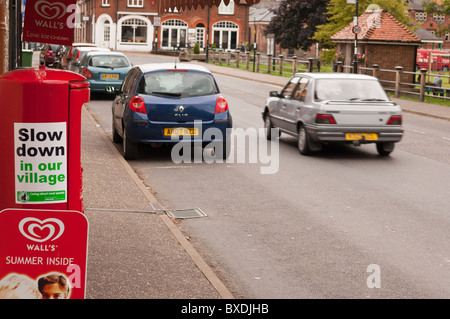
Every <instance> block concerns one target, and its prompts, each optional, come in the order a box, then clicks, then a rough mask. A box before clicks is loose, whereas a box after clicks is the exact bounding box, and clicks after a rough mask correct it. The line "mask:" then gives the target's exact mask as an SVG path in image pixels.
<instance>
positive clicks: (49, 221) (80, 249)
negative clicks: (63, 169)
mask: <svg viewBox="0 0 450 319" xmlns="http://www.w3.org/2000/svg"><path fill="white" fill-rule="evenodd" d="M87 242H88V221H87V219H86V217H85V215H84V214H82V213H79V212H74V211H52V210H49V211H46V210H20V209H7V210H3V211H1V212H0V299H84V298H85V282H86V265H87Z"/></svg>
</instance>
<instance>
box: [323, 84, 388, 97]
mask: <svg viewBox="0 0 450 319" xmlns="http://www.w3.org/2000/svg"><path fill="white" fill-rule="evenodd" d="M314 96H315V100H317V101H324V100H331V101H333V100H334V101H364V100H365V101H367V100H374V101H377V100H380V101H389V98H388V97H387V95H386V93H385V92H384V90H383V88H382V87H381V85H380V83H379V82H378V81H377V80H364V79H318V80H316V84H315V94H314Z"/></svg>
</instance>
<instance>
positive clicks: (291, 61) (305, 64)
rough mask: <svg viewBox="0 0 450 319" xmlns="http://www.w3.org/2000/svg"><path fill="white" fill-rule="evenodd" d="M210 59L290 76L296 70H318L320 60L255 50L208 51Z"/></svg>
mask: <svg viewBox="0 0 450 319" xmlns="http://www.w3.org/2000/svg"><path fill="white" fill-rule="evenodd" d="M209 56H210V61H211V62H212V63H217V64H219V65H222V64H225V65H228V66H230V65H231V64H233V65H236V68H241V67H242V68H245V69H247V70H253V71H254V72H257V73H259V72H264V73H268V74H278V75H283V76H292V75H294V74H295V73H297V72H320V61H319V60H317V59H312V58H310V59H308V60H299V59H298V58H297V57H296V56H293V57H290V58H285V57H284V56H283V55H279V56H278V57H273V56H272V55H271V54H268V55H265V54H264V55H262V54H261V53H259V52H257V53H256V54H254V53H251V52H245V53H243V52H240V51H231V50H227V51H223V50H221V49H219V50H217V51H214V50H211V51H210V54H209Z"/></svg>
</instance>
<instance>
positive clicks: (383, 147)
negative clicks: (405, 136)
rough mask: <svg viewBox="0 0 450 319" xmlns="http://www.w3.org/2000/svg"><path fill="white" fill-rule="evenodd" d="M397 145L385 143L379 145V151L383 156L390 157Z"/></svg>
mask: <svg viewBox="0 0 450 319" xmlns="http://www.w3.org/2000/svg"><path fill="white" fill-rule="evenodd" d="M394 147H395V143H393V142H385V143H377V151H378V154H380V155H381V156H388V155H389V154H391V152H392V151H393V150H394Z"/></svg>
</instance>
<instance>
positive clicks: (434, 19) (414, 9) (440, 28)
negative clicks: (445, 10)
mask: <svg viewBox="0 0 450 319" xmlns="http://www.w3.org/2000/svg"><path fill="white" fill-rule="evenodd" d="M433 1H434V2H436V3H437V4H441V3H442V1H440V0H433ZM408 2H409V15H410V16H411V18H412V19H413V20H414V21H416V22H417V24H418V25H420V27H421V28H423V29H425V30H427V31H428V32H430V33H431V34H433V35H437V36H438V37H439V38H441V39H442V42H436V41H433V42H427V41H424V42H423V44H422V45H421V47H422V48H426V49H435V50H439V49H442V50H445V51H450V32H449V31H448V29H449V27H450V17H449V16H446V15H445V14H428V13H426V12H425V10H424V7H423V0H408ZM444 30H445V31H444Z"/></svg>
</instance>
